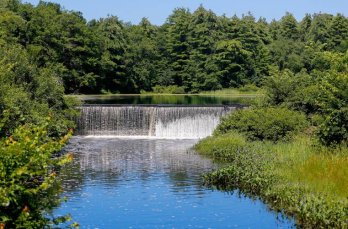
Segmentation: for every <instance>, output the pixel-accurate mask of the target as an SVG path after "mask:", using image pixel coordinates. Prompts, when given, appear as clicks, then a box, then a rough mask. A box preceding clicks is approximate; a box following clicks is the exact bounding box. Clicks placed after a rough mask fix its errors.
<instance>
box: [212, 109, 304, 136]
mask: <svg viewBox="0 0 348 229" xmlns="http://www.w3.org/2000/svg"><path fill="white" fill-rule="evenodd" d="M306 126H307V121H306V116H305V115H304V114H302V113H300V112H297V111H292V110H289V109H287V108H252V109H244V110H238V111H236V112H234V113H232V114H231V115H230V116H229V117H227V118H225V119H224V120H223V121H222V122H221V124H220V125H219V126H218V127H217V129H216V130H215V132H214V134H215V135H218V134H224V133H228V132H231V131H238V132H240V133H243V134H245V135H246V136H247V137H248V139H250V140H271V141H278V140H282V139H283V140H285V139H288V138H289V137H291V135H292V134H293V133H296V132H298V131H300V130H302V129H304V128H305V127H306Z"/></svg>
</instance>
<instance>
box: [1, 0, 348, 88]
mask: <svg viewBox="0 0 348 229" xmlns="http://www.w3.org/2000/svg"><path fill="white" fill-rule="evenodd" d="M2 4H3V6H2V8H1V12H2V13H1V16H0V39H1V40H2V41H3V43H4V44H3V45H2V47H4V46H7V47H16V48H17V49H20V51H21V52H24V53H25V55H26V56H27V58H28V61H29V62H30V64H32V65H35V67H37V68H38V69H46V70H47V71H50V72H51V73H52V74H55V75H56V76H57V77H58V78H57V79H59V80H60V81H61V82H62V84H63V85H64V90H65V92H66V93H86V94H88V93H108V92H111V93H139V92H141V91H142V90H144V91H152V90H153V88H154V87H168V86H176V87H175V88H177V90H178V92H190V93H195V92H199V91H204V90H217V89H222V88H229V87H241V86H244V85H247V84H255V85H257V86H260V85H261V84H262V83H263V80H264V78H266V77H268V76H270V75H272V74H274V71H283V70H285V69H287V70H290V71H291V72H292V73H294V74H297V73H299V72H305V73H307V74H311V73H312V72H313V70H315V69H317V68H322V67H323V66H325V63H321V62H318V58H317V57H318V54H319V53H322V52H325V51H329V52H334V53H345V52H346V50H347V48H348V18H347V17H345V16H344V15H342V14H337V15H331V14H326V13H318V14H312V15H311V14H307V15H306V16H305V17H304V18H303V19H302V20H301V21H297V20H296V18H295V17H294V16H293V15H292V14H291V13H286V14H285V15H284V16H283V17H282V18H281V19H280V20H273V21H271V22H267V21H266V19H265V18H259V19H256V18H255V17H254V16H253V15H251V14H246V15H243V16H242V17H237V16H233V17H227V16H224V15H223V16H218V15H216V14H215V13H214V12H212V11H211V10H207V9H205V8H204V7H203V6H200V7H199V8H198V9H196V10H195V11H194V12H190V11H189V10H188V9H185V8H177V9H175V10H174V11H173V12H172V14H171V15H169V17H168V18H167V20H166V22H165V23H164V24H163V25H161V26H157V25H153V24H151V22H150V21H149V20H148V19H146V18H143V19H142V20H141V22H140V23H139V24H137V25H133V24H130V23H125V22H123V21H121V20H119V19H118V18H117V17H116V16H108V17H107V18H101V19H94V20H91V21H86V19H84V18H83V16H82V14H81V13H79V12H75V11H68V10H64V9H63V8H62V7H61V6H60V5H59V4H55V3H48V2H43V1H41V2H40V3H39V4H38V5H37V6H32V5H30V4H26V3H25V4H23V3H21V2H20V1H18V0H7V1H3V3H2ZM5 44H6V45H5ZM11 49H12V48H11Z"/></svg>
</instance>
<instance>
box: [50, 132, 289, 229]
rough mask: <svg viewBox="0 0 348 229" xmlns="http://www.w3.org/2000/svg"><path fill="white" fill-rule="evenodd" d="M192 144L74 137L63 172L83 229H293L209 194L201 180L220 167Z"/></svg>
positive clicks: (66, 209)
mask: <svg viewBox="0 0 348 229" xmlns="http://www.w3.org/2000/svg"><path fill="white" fill-rule="evenodd" d="M196 142H197V140H189V139H186V140H183V139H181V140H175V139H171V140H170V139H123V138H107V139H104V138H86V137H74V138H73V139H72V140H71V142H70V144H69V145H68V146H67V148H66V150H67V151H70V152H73V153H74V155H75V160H74V163H73V164H71V165H69V166H67V167H66V168H65V169H64V170H63V171H62V174H61V179H62V182H63V186H64V189H65V195H66V196H67V197H68V198H69V201H68V202H66V203H64V204H63V205H62V206H61V207H60V208H58V209H57V210H56V214H58V215H60V214H65V213H71V214H72V215H73V217H74V220H76V221H78V222H79V223H80V225H81V228H232V227H239V228H291V227H293V225H294V224H293V222H292V221H289V220H287V219H283V218H282V217H281V216H280V215H279V214H276V213H273V212H270V211H268V210H267V208H266V207H265V205H263V204H262V203H261V202H259V201H253V200H251V199H248V198H244V197H240V196H238V195H237V194H228V193H224V192H219V191H212V190H210V189H207V188H206V187H204V186H202V178H201V176H202V174H203V173H205V172H209V171H211V170H213V169H215V168H216V167H217V165H215V164H213V163H212V162H211V161H210V160H208V159H206V158H202V157H201V156H199V155H198V154H196V153H195V152H194V151H193V150H192V146H193V145H194V144H195V143H196Z"/></svg>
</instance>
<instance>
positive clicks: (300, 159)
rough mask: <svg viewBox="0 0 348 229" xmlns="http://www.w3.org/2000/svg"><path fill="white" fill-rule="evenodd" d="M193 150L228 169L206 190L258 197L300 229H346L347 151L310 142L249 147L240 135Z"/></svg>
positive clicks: (218, 173) (304, 138) (300, 139)
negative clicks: (237, 192) (293, 220)
mask: <svg viewBox="0 0 348 229" xmlns="http://www.w3.org/2000/svg"><path fill="white" fill-rule="evenodd" d="M196 150H197V151H198V152H200V153H202V154H204V155H207V156H209V157H211V158H213V159H215V160H217V161H222V162H225V163H227V165H228V166H226V167H224V168H222V169H220V170H217V171H214V172H212V173H210V174H207V175H206V176H205V181H206V183H207V184H208V185H211V186H213V187H216V188H218V189H223V190H240V191H242V192H243V193H245V194H246V195H251V196H257V197H260V198H261V199H262V200H263V201H264V202H265V203H267V204H268V205H269V206H270V207H271V208H272V209H275V210H279V211H282V212H284V213H285V214H287V215H288V216H294V218H295V220H296V223H297V225H298V226H300V227H304V228H348V148H347V147H343V146H342V147H338V148H335V149H332V148H328V147H324V146H319V145H318V144H316V143H315V141H314V140H312V139H311V138H310V137H309V136H306V135H299V136H296V137H295V138H294V139H293V140H291V141H289V142H279V143H273V142H261V141H253V142H249V141H247V140H246V138H245V137H244V136H243V135H241V134H239V133H235V132H232V133H228V134H226V135H220V136H214V137H210V138H207V139H205V140H203V141H201V142H200V143H198V144H197V145H196Z"/></svg>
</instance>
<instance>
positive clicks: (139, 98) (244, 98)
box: [77, 94, 256, 105]
mask: <svg viewBox="0 0 348 229" xmlns="http://www.w3.org/2000/svg"><path fill="white" fill-rule="evenodd" d="M77 97H78V98H79V99H81V100H82V101H83V102H84V103H85V104H176V105H188V104H189V105H212V104H215V105H230V104H237V103H240V104H250V103H252V102H253V101H254V100H255V98H256V96H255V95H251V96H248V95H241V96H228V95H226V96H224V95H222V96H212V95H122V94H120V95H80V96H77Z"/></svg>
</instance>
